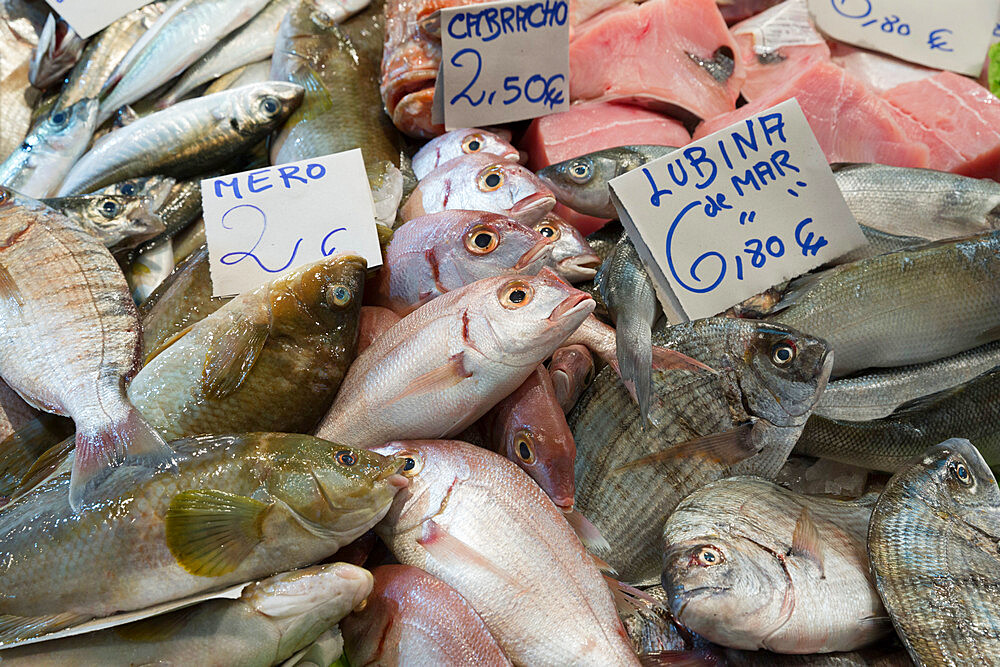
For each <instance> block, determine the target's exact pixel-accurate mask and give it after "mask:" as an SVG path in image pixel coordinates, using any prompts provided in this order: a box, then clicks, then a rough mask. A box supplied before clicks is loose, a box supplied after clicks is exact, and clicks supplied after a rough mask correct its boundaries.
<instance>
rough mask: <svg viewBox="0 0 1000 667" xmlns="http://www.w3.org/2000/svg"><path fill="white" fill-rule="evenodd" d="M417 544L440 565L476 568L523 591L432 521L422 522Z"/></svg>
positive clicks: (510, 575) (521, 584) (497, 568)
mask: <svg viewBox="0 0 1000 667" xmlns="http://www.w3.org/2000/svg"><path fill="white" fill-rule="evenodd" d="M417 544H419V545H420V546H422V547H423V548H424V549H426V550H427V553H429V554H430V555H431V556H433V557H434V560H436V561H438V562H440V563H442V564H445V565H453V566H455V567H464V568H468V567H470V566H472V567H477V568H479V569H482V570H486V571H488V572H489V573H490V574H492V575H493V576H495V577H498V578H500V579H503V580H504V581H506V582H507V583H508V584H510V585H511V586H513V587H514V588H516V589H518V590H523V589H524V584H523V583H522V582H521V581H519V580H518V579H517V578H516V577H515V576H514V575H512V574H511V573H510V572H507V571H506V570H504V569H503V568H502V567H500V566H499V565H497V564H496V563H494V562H493V561H491V560H490V559H489V558H487V557H486V556H484V555H483V554H481V553H479V552H478V551H476V550H475V549H473V548H472V547H470V546H469V545H468V544H466V543H465V542H463V541H462V540H460V539H458V538H457V537H455V536H454V535H452V534H451V533H449V532H448V531H447V530H445V529H444V528H442V527H441V524H439V523H438V522H437V521H435V520H434V519H428V520H427V521H424V532H423V536H422V537H420V538H419V539H417Z"/></svg>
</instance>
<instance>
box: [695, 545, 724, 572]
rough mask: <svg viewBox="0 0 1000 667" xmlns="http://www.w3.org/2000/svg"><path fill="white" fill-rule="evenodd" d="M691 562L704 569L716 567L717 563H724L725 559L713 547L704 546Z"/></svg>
mask: <svg viewBox="0 0 1000 667" xmlns="http://www.w3.org/2000/svg"><path fill="white" fill-rule="evenodd" d="M691 560H692V563H697V564H698V565H701V566H704V567H711V566H713V565H718V564H719V563H724V562H725V561H726V558H725V556H723V555H722V552H721V551H719V550H718V549H716V548H715V547H710V546H704V547H702V548H701V549H699V550H698V553H696V554H695V555H694V558H692V559H691Z"/></svg>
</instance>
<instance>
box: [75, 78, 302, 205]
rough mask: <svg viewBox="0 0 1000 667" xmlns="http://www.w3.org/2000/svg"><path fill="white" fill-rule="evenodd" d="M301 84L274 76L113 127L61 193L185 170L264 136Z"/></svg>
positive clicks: (295, 99)
mask: <svg viewBox="0 0 1000 667" xmlns="http://www.w3.org/2000/svg"><path fill="white" fill-rule="evenodd" d="M302 93H303V91H302V88H301V87H300V86H297V85H295V84H292V83H283V82H279V81H271V82H267V83H262V84H251V85H248V86H244V87H242V88H236V89H235V90H228V91H224V92H221V93H216V94H214V95H209V96H207V97H199V98H196V99H193V100H187V101H185V102H180V103H178V104H175V105H174V106H172V107H170V108H169V109H164V110H163V111H159V112H156V113H153V114H150V115H148V116H145V117H143V118H140V119H139V120H137V121H135V122H133V123H130V124H129V125H127V126H125V127H123V128H120V129H118V130H116V131H115V132H112V133H111V134H108V135H106V136H104V137H102V138H101V139H100V140H98V141H97V142H96V143H95V144H94V146H93V147H92V148H91V149H90V150H89V151H87V153H86V154H85V155H84V156H83V157H81V158H80V159H79V160H78V161H77V162H76V164H75V165H74V166H73V168H72V169H71V170H70V172H69V173H68V174H67V175H66V179H65V180H64V181H63V184H62V187H60V188H59V196H64V195H71V194H80V193H84V192H90V191H92V190H96V189H97V188H100V187H103V186H105V185H109V184H111V183H114V182H115V181H120V180H123V179H126V178H132V177H134V176H147V175H151V174H166V175H170V176H186V175H189V174H192V173H198V172H200V171H204V170H207V169H210V168H212V167H214V166H217V165H218V164H220V163H221V162H223V161H225V160H226V159H228V158H231V157H233V156H235V155H236V154H237V153H239V152H240V151H241V150H245V149H247V148H249V147H251V146H253V145H254V144H256V143H257V142H258V141H260V140H261V139H263V138H264V137H266V136H267V135H268V134H269V133H270V132H271V131H272V130H273V129H274V128H276V127H277V126H278V125H279V124H280V123H281V122H282V121H284V120H285V118H287V117H288V115H289V114H290V113H291V112H292V110H294V109H295V107H297V106H298V104H299V102H300V101H301V99H302Z"/></svg>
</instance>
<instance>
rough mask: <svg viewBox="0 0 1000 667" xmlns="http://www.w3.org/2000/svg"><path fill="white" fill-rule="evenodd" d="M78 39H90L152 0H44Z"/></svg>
mask: <svg viewBox="0 0 1000 667" xmlns="http://www.w3.org/2000/svg"><path fill="white" fill-rule="evenodd" d="M45 1H46V2H47V3H49V6H50V7H52V9H54V10H55V11H56V12H58V13H59V15H60V16H62V17H63V18H64V19H66V22H67V23H69V24H70V26H71V27H72V28H73V30H75V31H76V34H78V35H80V37H90V36H91V35H93V34H94V33H96V32H98V31H101V30H104V29H105V28H107V27H108V26H109V25H111V24H112V23H114V22H115V21H117V20H118V19H120V18H121V17H123V16H125V15H126V14H128V13H129V12H131V11H133V10H136V9H139V7H142V6H143V5H148V4H149V3H150V2H151V1H152V0H45Z"/></svg>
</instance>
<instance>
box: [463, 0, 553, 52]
mask: <svg viewBox="0 0 1000 667" xmlns="http://www.w3.org/2000/svg"><path fill="white" fill-rule="evenodd" d="M568 18H569V3H568V2H566V0H541V1H540V2H536V3H533V4H530V5H515V6H513V7H500V8H497V7H485V8H482V9H477V8H476V7H475V6H474V5H473V6H471V7H469V8H468V9H466V10H464V11H461V12H458V13H456V14H455V15H454V16H452V17H451V20H449V21H448V36H449V37H451V38H453V39H456V40H461V39H475V40H481V41H483V42H492V41H493V40H494V39H496V38H497V37H500V36H501V35H506V34H511V33H516V32H529V31H530V30H532V29H533V28H546V27H552V26H557V25H566V21H567V19H568Z"/></svg>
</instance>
